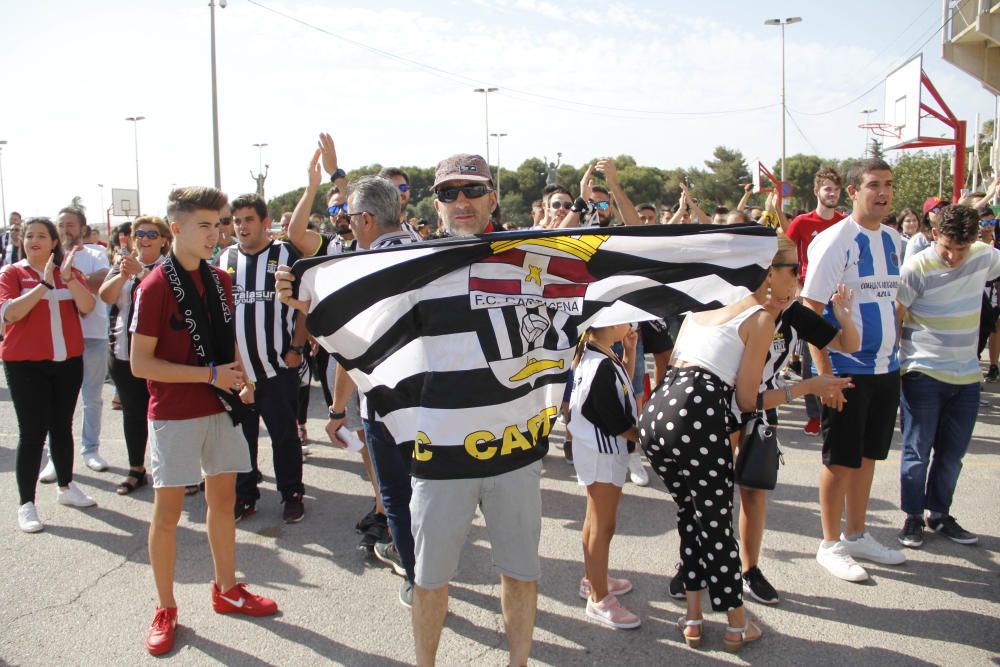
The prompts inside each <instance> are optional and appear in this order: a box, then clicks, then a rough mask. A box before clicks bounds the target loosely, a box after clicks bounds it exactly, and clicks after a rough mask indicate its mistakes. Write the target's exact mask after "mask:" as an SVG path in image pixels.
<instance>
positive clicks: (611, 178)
mask: <svg viewBox="0 0 1000 667" xmlns="http://www.w3.org/2000/svg"><path fill="white" fill-rule="evenodd" d="M594 169H596V170H597V171H600V172H603V173H604V180H605V181H607V184H608V186H609V187H615V186H616V185H618V167H617V166H616V165H615V161H614V160H613V159H611V158H609V157H606V158H602V159H601V160H598V162H597V164H596V165H594Z"/></svg>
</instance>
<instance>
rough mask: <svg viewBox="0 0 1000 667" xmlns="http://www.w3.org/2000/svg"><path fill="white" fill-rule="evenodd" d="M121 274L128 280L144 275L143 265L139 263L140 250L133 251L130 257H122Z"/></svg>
mask: <svg viewBox="0 0 1000 667" xmlns="http://www.w3.org/2000/svg"><path fill="white" fill-rule="evenodd" d="M120 269H121V272H122V273H124V274H125V277H126V278H135V277H137V276H139V274H141V273H142V271H143V268H142V264H140V263H139V250H138V249H136V250H133V251H132V252H131V253H129V254H128V255H123V256H122V263H121V267H120Z"/></svg>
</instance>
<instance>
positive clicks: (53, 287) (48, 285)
mask: <svg viewBox="0 0 1000 667" xmlns="http://www.w3.org/2000/svg"><path fill="white" fill-rule="evenodd" d="M38 284H40V285H45V286H46V287H48V288H49V289H50V290H53V289H55V288H56V286H55V285H53V284H52V283H47V282H45V281H44V280H39V281H38Z"/></svg>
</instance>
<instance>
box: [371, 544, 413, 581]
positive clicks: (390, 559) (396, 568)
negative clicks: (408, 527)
mask: <svg viewBox="0 0 1000 667" xmlns="http://www.w3.org/2000/svg"><path fill="white" fill-rule="evenodd" d="M373 551H374V552H375V558H378V559H379V560H380V561H382V562H383V563H385V564H386V565H388V566H389V567H391V568H392V571H393V572H395V573H396V574H398V575H399V576H401V577H405V576H406V568H405V567H403V559H402V558H400V557H399V551H397V550H396V545H395V543H393V542H376V543H375V547H374V549H373Z"/></svg>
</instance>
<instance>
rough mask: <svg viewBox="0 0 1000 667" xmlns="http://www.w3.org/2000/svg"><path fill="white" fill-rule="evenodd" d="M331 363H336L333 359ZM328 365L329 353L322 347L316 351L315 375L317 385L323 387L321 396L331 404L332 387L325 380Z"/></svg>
mask: <svg viewBox="0 0 1000 667" xmlns="http://www.w3.org/2000/svg"><path fill="white" fill-rule="evenodd" d="M333 363H337V362H336V360H334V362H333ZM329 366H330V353H329V352H327V351H326V350H325V349H323V348H322V347H321V348H319V349H318V350H317V351H316V375H317V376H319V386H320V387H322V388H323V398H325V399H326V404H327V405H328V406H330V405H333V387H331V386H330V383H329V382H327V381H326V369H327V368H328V367H329Z"/></svg>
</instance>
